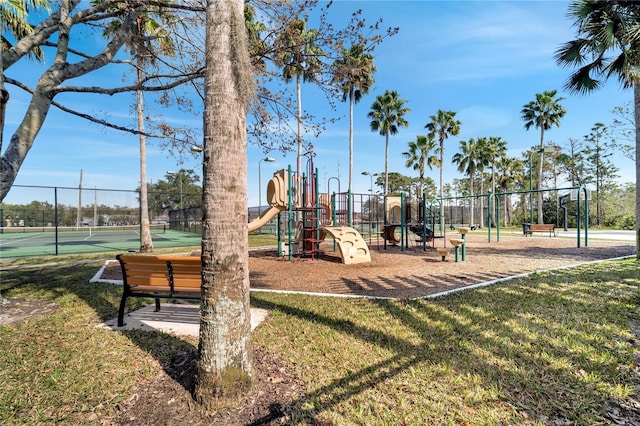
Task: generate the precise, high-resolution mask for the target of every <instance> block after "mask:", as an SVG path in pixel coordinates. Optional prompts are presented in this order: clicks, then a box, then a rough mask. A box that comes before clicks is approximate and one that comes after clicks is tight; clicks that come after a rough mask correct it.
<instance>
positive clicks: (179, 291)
mask: <svg viewBox="0 0 640 426" xmlns="http://www.w3.org/2000/svg"><path fill="white" fill-rule="evenodd" d="M116 259H118V262H120V266H121V268H122V284H123V291H122V300H121V301H120V308H119V309H118V327H122V326H123V325H124V310H125V307H126V302H127V298H129V297H150V298H154V299H155V302H156V312H157V311H159V310H160V299H190V300H197V299H200V294H201V293H200V292H201V289H200V288H201V286H202V284H201V283H202V278H201V269H202V266H201V262H200V257H196V256H175V255H157V256H151V255H144V256H140V255H124V254H119V255H117V256H116Z"/></svg>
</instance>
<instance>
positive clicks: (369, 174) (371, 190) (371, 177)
mask: <svg viewBox="0 0 640 426" xmlns="http://www.w3.org/2000/svg"><path fill="white" fill-rule="evenodd" d="M361 174H363V175H364V176H369V178H370V179H371V186H370V188H371V189H369V192H371V195H373V177H374V176H377V175H378V174H377V173H374V174H371V173H369V172H362V173H361Z"/></svg>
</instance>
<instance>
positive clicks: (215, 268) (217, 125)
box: [194, 0, 253, 409]
mask: <svg viewBox="0 0 640 426" xmlns="http://www.w3.org/2000/svg"><path fill="white" fill-rule="evenodd" d="M243 7H244V1H243V0H233V1H230V0H210V1H208V2H207V7H206V17H207V25H206V46H205V47H206V49H205V51H206V71H205V78H204V83H205V93H206V96H205V101H204V102H205V112H204V145H203V158H204V160H203V172H204V173H203V174H204V179H203V197H202V198H203V199H202V201H203V203H202V216H203V220H202V224H203V225H202V254H201V257H202V292H201V293H202V298H201V302H200V341H199V343H198V359H197V362H196V383H195V389H194V398H195V399H196V401H198V402H200V403H201V404H202V405H204V406H205V408H206V409H214V408H215V409H219V408H223V407H225V406H229V405H232V404H235V403H236V402H237V400H238V398H240V397H242V395H244V394H246V393H247V392H248V391H249V389H250V387H251V381H252V377H253V359H252V358H253V357H252V352H251V322H250V309H249V272H248V271H249V268H248V255H247V253H248V251H247V250H248V233H247V149H246V142H247V134H246V131H247V129H246V125H247V123H246V116H247V108H248V105H249V102H250V99H251V97H252V95H253V75H252V71H253V67H252V64H251V62H250V59H249V49H248V42H247V33H246V31H240V30H239V29H244V27H245V23H244V15H243Z"/></svg>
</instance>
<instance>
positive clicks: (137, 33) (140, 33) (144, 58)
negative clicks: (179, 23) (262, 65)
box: [105, 6, 175, 253]
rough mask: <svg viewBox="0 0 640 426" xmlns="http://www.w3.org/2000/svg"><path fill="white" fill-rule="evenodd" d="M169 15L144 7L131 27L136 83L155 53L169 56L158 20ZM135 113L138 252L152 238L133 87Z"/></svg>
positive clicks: (148, 248)
mask: <svg viewBox="0 0 640 426" xmlns="http://www.w3.org/2000/svg"><path fill="white" fill-rule="evenodd" d="M171 18H172V15H171V14H168V13H167V11H166V10H165V9H163V8H159V7H156V6H148V7H147V8H145V13H144V14H140V15H138V16H137V18H136V20H135V26H134V27H133V28H132V29H131V30H132V34H131V38H130V40H129V42H128V43H127V44H126V47H127V49H128V50H129V51H130V52H131V54H132V55H133V57H134V59H135V67H136V82H137V84H139V85H140V84H142V81H143V78H144V70H145V68H146V67H147V65H154V64H155V62H156V59H157V56H158V53H157V52H162V53H163V54H164V55H168V56H173V55H174V52H175V46H174V43H173V40H172V39H171V37H170V36H169V33H168V32H167V30H166V29H165V28H164V26H163V24H162V23H161V22H162V21H168V20H170V19H171ZM121 25H122V22H120V21H118V20H116V21H113V22H112V23H111V25H110V27H108V28H107V29H106V30H105V35H107V36H108V35H109V34H111V33H113V32H115V31H117V30H118V29H119V28H120V26H121ZM136 115H137V121H138V123H137V124H138V143H139V149H140V252H142V253H148V252H153V239H152V236H151V227H150V223H151V221H150V219H149V197H148V188H147V184H146V182H147V138H146V136H145V126H144V121H145V118H144V97H143V92H142V90H140V89H139V90H136Z"/></svg>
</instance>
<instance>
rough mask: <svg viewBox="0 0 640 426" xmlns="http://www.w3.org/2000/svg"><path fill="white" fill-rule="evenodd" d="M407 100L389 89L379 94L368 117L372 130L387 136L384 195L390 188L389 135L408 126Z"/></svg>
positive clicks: (408, 110)
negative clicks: (405, 117) (406, 117)
mask: <svg viewBox="0 0 640 426" xmlns="http://www.w3.org/2000/svg"><path fill="white" fill-rule="evenodd" d="M406 103H407V101H406V100H404V99H401V98H400V95H399V94H398V92H396V91H395V90H393V91H390V90H387V91H386V92H384V94H382V95H378V96H377V97H376V100H375V101H374V102H373V104H371V111H369V114H367V117H369V118H370V119H371V123H370V124H369V125H370V127H371V131H372V132H380V134H381V135H382V136H384V137H385V149H384V195H385V196H386V195H387V193H388V189H389V135H396V134H397V133H398V127H399V126H402V127H407V126H409V122H408V121H407V120H405V119H404V116H405V114H408V113H409V112H410V111H411V110H410V109H409V108H407V107H405V104H406Z"/></svg>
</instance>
